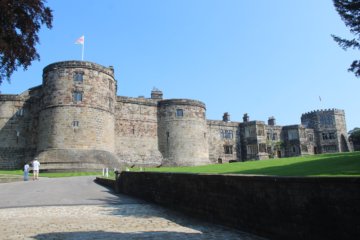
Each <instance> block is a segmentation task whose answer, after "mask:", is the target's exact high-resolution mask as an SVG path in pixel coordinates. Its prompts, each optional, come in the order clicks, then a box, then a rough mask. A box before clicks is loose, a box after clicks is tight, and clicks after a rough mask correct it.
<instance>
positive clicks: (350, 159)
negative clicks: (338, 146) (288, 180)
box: [226, 153, 360, 176]
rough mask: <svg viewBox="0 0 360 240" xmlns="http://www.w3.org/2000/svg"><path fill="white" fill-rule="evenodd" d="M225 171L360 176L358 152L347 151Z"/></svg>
mask: <svg viewBox="0 0 360 240" xmlns="http://www.w3.org/2000/svg"><path fill="white" fill-rule="evenodd" d="M263 161H266V160H263ZM226 173H234V174H264V175H277V176H316V175H317V176H360V155H359V153H348V154H346V156H344V155H338V154H329V155H322V156H321V157H320V158H319V159H317V160H312V161H303V162H296V163H293V164H288V165H284V166H272V167H264V168H258V169H253V170H240V171H228V172H226Z"/></svg>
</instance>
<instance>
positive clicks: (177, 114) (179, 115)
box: [176, 109, 184, 117]
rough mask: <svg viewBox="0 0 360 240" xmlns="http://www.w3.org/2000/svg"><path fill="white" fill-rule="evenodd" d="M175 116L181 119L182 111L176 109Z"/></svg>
mask: <svg viewBox="0 0 360 240" xmlns="http://www.w3.org/2000/svg"><path fill="white" fill-rule="evenodd" d="M176 116H177V117H183V116H184V111H183V110H182V109H176Z"/></svg>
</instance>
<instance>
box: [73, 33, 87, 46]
mask: <svg viewBox="0 0 360 240" xmlns="http://www.w3.org/2000/svg"><path fill="white" fill-rule="evenodd" d="M84 42H85V36H84V35H82V36H81V37H79V38H78V39H77V40H76V41H75V44H82V45H84Z"/></svg>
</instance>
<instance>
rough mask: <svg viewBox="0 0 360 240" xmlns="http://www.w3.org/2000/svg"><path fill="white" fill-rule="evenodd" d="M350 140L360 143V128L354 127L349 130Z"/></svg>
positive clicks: (355, 143) (356, 143)
mask: <svg viewBox="0 0 360 240" xmlns="http://www.w3.org/2000/svg"><path fill="white" fill-rule="evenodd" d="M349 140H351V141H352V142H353V143H354V145H357V146H359V145H360V128H354V129H353V130H351V131H349Z"/></svg>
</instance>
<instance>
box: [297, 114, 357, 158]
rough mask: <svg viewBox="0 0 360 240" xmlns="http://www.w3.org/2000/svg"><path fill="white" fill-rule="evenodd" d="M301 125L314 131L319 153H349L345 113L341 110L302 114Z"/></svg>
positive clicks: (316, 150)
mask: <svg viewBox="0 0 360 240" xmlns="http://www.w3.org/2000/svg"><path fill="white" fill-rule="evenodd" d="M301 124H303V125H304V126H305V127H307V128H312V129H314V134H315V141H316V145H317V147H316V149H315V150H314V152H317V153H330V152H348V151H350V150H351V149H350V144H349V141H348V136H347V129H346V122H345V112H344V110H339V109H328V110H317V111H312V112H309V113H305V114H302V116H301Z"/></svg>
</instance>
